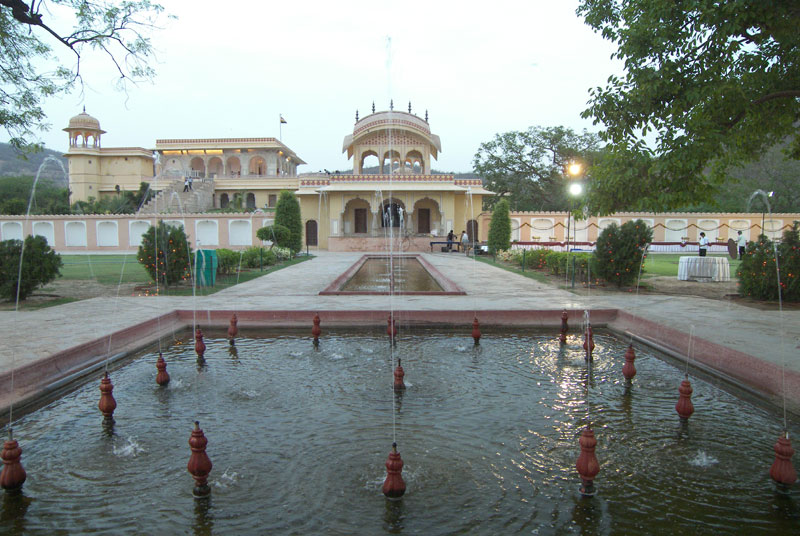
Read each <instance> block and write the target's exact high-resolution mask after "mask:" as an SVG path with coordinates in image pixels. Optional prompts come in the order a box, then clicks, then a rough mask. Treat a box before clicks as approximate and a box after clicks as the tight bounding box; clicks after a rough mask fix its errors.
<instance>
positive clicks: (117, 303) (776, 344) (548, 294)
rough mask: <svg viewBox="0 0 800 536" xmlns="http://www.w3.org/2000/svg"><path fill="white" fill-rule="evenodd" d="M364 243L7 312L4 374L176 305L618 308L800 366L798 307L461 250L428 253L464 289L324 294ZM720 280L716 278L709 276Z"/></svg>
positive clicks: (0, 352)
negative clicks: (222, 282) (203, 284)
mask: <svg viewBox="0 0 800 536" xmlns="http://www.w3.org/2000/svg"><path fill="white" fill-rule="evenodd" d="M360 256H361V254H360V253H330V252H324V251H323V252H319V254H318V256H317V257H315V258H314V259H312V260H311V261H307V262H303V263H300V264H297V265H294V266H291V267H289V268H285V269H283V270H280V271H277V272H275V273H271V274H268V275H266V276H264V277H260V278H258V279H254V280H251V281H248V282H246V283H242V284H240V285H238V286H236V287H232V288H229V289H226V290H224V291H221V292H218V293H216V294H214V295H211V296H207V297H198V298H192V297H163V296H162V297H120V298H94V299H91V300H85V301H81V302H74V303H70V304H66V305H61V306H57V307H51V308H46V309H42V310H39V311H32V312H16V313H15V312H0V329H2V332H3V334H4V335H5V336H4V340H5V344H3V345H2V346H1V347H0V374H2V373H4V372H8V371H10V370H11V369H15V368H17V367H20V366H21V365H23V364H26V363H31V362H35V361H37V360H39V359H42V358H44V357H47V356H49V355H52V354H54V353H56V352H59V351H62V350H66V349H69V348H73V347H76V346H79V345H81V344H86V343H87V342H88V341H91V340H95V339H98V338H100V337H107V336H109V335H111V334H112V333H114V332H117V331H119V330H121V329H124V328H126V327H130V326H133V325H136V324H138V323H141V322H144V321H146V320H148V319H151V318H153V317H155V316H158V315H161V314H165V313H168V312H170V311H172V310H175V309H189V310H190V309H195V310H197V311H204V310H215V309H223V310H232V309H236V310H240V311H244V310H267V311H268V310H343V311H344V310H375V309H378V310H388V309H389V308H390V307H393V308H394V309H396V310H460V311H465V310H466V311H470V310H475V311H481V310H553V309H556V310H560V309H562V308H567V309H584V308H589V309H597V308H618V309H621V310H624V311H626V312H628V313H630V314H634V315H637V316H638V315H641V316H645V317H647V318H649V319H650V320H653V321H655V322H657V323H659V324H661V325H664V326H668V327H672V328H675V329H678V330H680V331H683V332H685V333H688V332H690V330H692V329H694V333H695V334H697V336H698V337H702V338H705V339H708V340H711V341H713V342H716V343H717V344H721V345H723V346H725V347H728V348H731V349H735V350H738V351H740V352H743V353H745V354H749V355H751V356H754V357H756V358H758V359H760V360H762V361H766V362H771V363H774V364H777V365H779V366H780V365H781V364H783V363H785V364H786V367H787V370H793V371H796V372H800V349H798V348H800V311H797V310H794V311H784V312H783V313H782V314H779V313H778V312H777V311H761V310H757V309H753V308H749V307H745V306H741V305H736V304H733V303H730V302H723V301H716V300H709V299H704V298H695V297H676V296H663V295H639V296H636V295H631V294H609V293H603V294H593V293H591V292H585V291H582V292H581V293H577V294H576V293H571V292H568V291H565V290H559V289H556V288H553V287H551V286H548V285H544V284H542V283H538V282H536V281H534V280H533V279H529V278H526V277H522V276H520V275H516V274H513V273H510V272H507V271H505V270H501V269H499V268H495V267H493V266H490V265H487V264H485V263H482V262H475V261H474V260H473V259H470V258H466V257H464V256H463V255H460V254H455V253H451V254H446V253H433V254H427V253H426V254H424V256H425V258H426V259H427V260H428V261H429V262H430V263H431V264H433V265H434V266H435V267H436V268H437V269H438V270H440V271H441V272H442V273H444V274H445V275H447V276H448V277H449V278H451V279H453V280H454V281H456V282H457V283H458V284H459V285H460V286H461V287H462V288H463V289H464V290H465V291H466V293H467V294H466V295H464V296H394V297H389V296H319V295H318V293H319V292H320V291H321V290H322V289H324V288H325V287H326V286H327V285H329V284H330V283H331V282H332V281H333V280H334V279H335V278H336V277H337V276H339V275H340V274H341V273H342V272H344V271H345V269H347V268H348V267H349V266H350V265H351V264H353V263H354V262H355V261H356V260H357V259H358V258H359V257H360ZM706 284H713V283H706Z"/></svg>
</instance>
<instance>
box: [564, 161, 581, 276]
mask: <svg viewBox="0 0 800 536" xmlns="http://www.w3.org/2000/svg"><path fill="white" fill-rule="evenodd" d="M582 171H583V166H581V165H580V164H579V163H577V162H573V163H572V164H570V165H569V166H567V174H568V175H569V177H570V179H571V180H573V181H574V179H575V178H577V177H579V176H580V174H581V173H582ZM568 190H569V194H570V197H569V212H568V213H567V239H566V245H567V253H571V252H570V249H569V231H570V223H571V221H572V200H573V199H574V198H575V197H577V196H579V195H581V192H582V191H583V186H581V183H580V182H570V184H569V189H568ZM574 232H575V231H574V230H573V233H574ZM573 242H574V240H573ZM570 257H571V255H570ZM573 271H574V270H573ZM568 274H569V262H567V269H566V270H564V275H565V277H568ZM572 275H573V277H572V286H573V287H574V286H575V274H574V273H573V274H572ZM565 283H566V282H565Z"/></svg>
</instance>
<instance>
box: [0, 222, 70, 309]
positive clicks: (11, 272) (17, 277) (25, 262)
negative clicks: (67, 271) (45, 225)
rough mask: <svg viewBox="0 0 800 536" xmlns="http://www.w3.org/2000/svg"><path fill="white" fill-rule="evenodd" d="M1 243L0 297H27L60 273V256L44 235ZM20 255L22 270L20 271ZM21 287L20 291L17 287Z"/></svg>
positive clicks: (14, 298) (9, 298) (8, 298)
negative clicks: (23, 240)
mask: <svg viewBox="0 0 800 536" xmlns="http://www.w3.org/2000/svg"><path fill="white" fill-rule="evenodd" d="M24 244H25V251H24V254H23V247H22V246H23V242H22V240H14V239H12V240H4V241H2V242H0V297H2V298H5V299H7V300H12V301H13V300H16V299H17V293H18V292H19V299H20V300H24V299H25V298H27V297H28V295H30V293H31V292H33V290H34V289H35V288H36V287H40V286H44V285H46V284H47V283H49V282H50V281H52V280H53V279H55V278H56V277H57V276H59V275H60V273H61V266H62V263H61V257H60V256H59V255H58V253H56V252H55V251H53V250H52V249H51V248H50V246H49V245H48V244H47V240H46V239H45V238H44V237H43V236H31V235H28V236H27V237H25V242H24ZM20 255H22V267H21V268H22V269H21V270H20V265H19V264H20ZM17 287H19V290H17Z"/></svg>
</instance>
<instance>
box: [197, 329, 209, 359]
mask: <svg viewBox="0 0 800 536" xmlns="http://www.w3.org/2000/svg"><path fill="white" fill-rule="evenodd" d="M194 341H195V342H194V351H195V352H197V357H203V354H205V353H206V343H204V342H203V332H202V331H201V330H200V328H197V331H195V333H194Z"/></svg>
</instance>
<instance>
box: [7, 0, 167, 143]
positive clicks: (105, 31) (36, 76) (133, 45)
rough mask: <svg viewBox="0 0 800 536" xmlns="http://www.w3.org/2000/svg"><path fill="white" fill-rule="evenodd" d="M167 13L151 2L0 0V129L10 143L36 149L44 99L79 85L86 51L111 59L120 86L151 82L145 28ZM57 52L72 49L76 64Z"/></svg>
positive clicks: (117, 0)
mask: <svg viewBox="0 0 800 536" xmlns="http://www.w3.org/2000/svg"><path fill="white" fill-rule="evenodd" d="M48 4H49V5H48ZM162 12H163V8H162V7H161V6H160V5H158V4H154V3H151V2H150V1H149V0H138V1H128V0H99V1H89V0H49V2H45V1H39V2H32V3H31V5H28V4H26V3H24V2H22V1H21V0H0V126H2V127H3V128H4V129H5V130H6V131H7V132H8V134H9V135H10V136H11V139H10V143H11V145H13V146H15V147H17V148H18V149H24V150H31V149H33V148H35V147H36V144H35V143H34V142H33V141H32V138H33V137H34V135H35V131H37V130H38V131H41V130H46V128H47V125H46V124H45V123H44V121H45V114H44V111H43V110H42V108H41V102H42V99H43V98H45V97H49V96H52V95H54V94H57V93H62V92H65V91H69V90H70V89H71V88H73V87H74V86H75V84H76V83H78V84H80V82H81V81H82V72H81V58H82V57H83V55H84V53H85V52H86V51H87V50H90V49H94V50H97V51H99V52H101V53H102V54H105V55H107V56H108V58H109V60H110V61H111V62H112V63H113V65H114V67H115V68H116V70H117V73H118V75H119V78H118V80H119V84H120V86H121V87H123V88H124V87H125V86H126V84H127V82H129V81H130V82H136V81H137V80H145V79H149V78H150V77H151V76H152V75H153V70H152V68H151V67H150V66H149V63H148V62H149V60H150V56H151V54H152V48H151V45H150V41H149V39H148V38H147V36H146V33H145V32H147V31H148V30H149V29H151V28H153V27H154V26H155V25H156V23H157V19H158V17H159V15H160V14H161V13H162ZM54 13H58V17H57V18H54ZM52 46H55V47H56V48H55V49H53V48H52ZM59 49H61V50H67V51H70V52H71V54H70V55H71V56H72V57H73V59H74V63H71V64H69V65H66V64H65V63H64V62H62V61H59V58H58V57H59V55H60V54H59ZM68 57H69V56H68Z"/></svg>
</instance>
